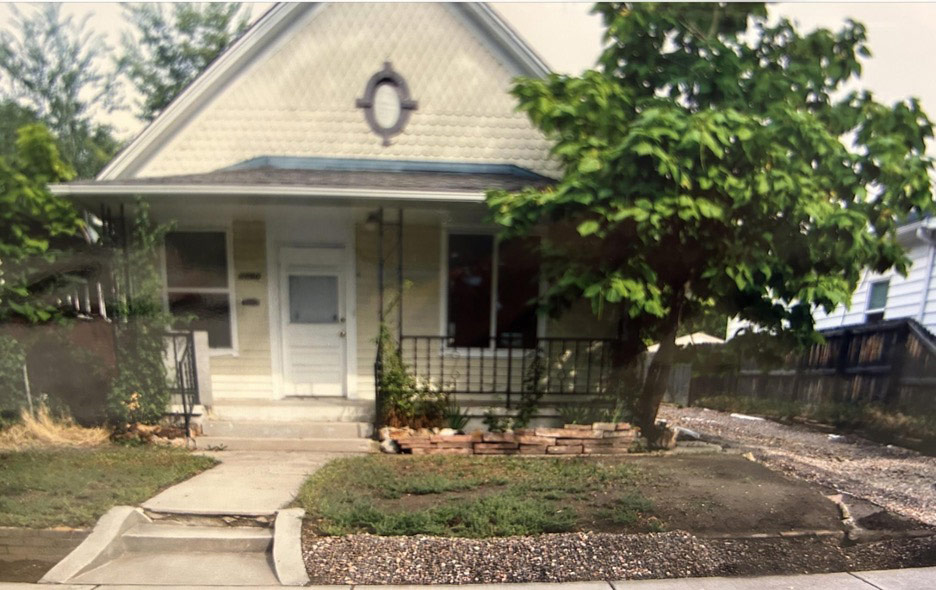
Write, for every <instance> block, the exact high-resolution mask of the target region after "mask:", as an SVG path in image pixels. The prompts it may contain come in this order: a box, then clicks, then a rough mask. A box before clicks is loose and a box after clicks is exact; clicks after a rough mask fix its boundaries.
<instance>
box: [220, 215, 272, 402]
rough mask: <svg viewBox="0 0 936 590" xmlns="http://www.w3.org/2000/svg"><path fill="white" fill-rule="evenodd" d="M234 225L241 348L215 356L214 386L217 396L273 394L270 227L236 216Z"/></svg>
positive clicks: (239, 344) (237, 315)
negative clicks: (268, 263) (269, 289)
mask: <svg viewBox="0 0 936 590" xmlns="http://www.w3.org/2000/svg"><path fill="white" fill-rule="evenodd" d="M232 228H233V236H232V241H233V259H234V306H233V313H234V314H236V317H237V342H238V349H237V352H236V355H221V356H215V357H212V358H211V385H212V389H213V392H214V397H215V398H222V399H223V398H272V397H273V377H272V375H271V369H270V367H271V365H270V322H269V311H268V306H269V301H268V300H267V299H268V297H267V280H268V273H267V268H266V233H265V232H266V228H265V224H264V222H262V221H248V220H240V221H239V220H235V221H234V222H233V224H232ZM257 275H259V278H256V277H257ZM245 300H255V301H256V302H257V303H258V305H244V304H243V302H244V301H245Z"/></svg>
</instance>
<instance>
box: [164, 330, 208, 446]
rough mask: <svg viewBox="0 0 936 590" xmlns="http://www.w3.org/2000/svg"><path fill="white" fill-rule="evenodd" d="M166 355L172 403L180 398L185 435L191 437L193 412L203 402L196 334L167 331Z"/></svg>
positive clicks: (167, 382)
mask: <svg viewBox="0 0 936 590" xmlns="http://www.w3.org/2000/svg"><path fill="white" fill-rule="evenodd" d="M165 337H166V341H167V343H166V356H167V361H168V362H167V363H166V364H167V369H169V370H168V375H167V379H166V385H167V388H168V390H169V394H170V403H175V401H176V399H178V401H179V403H180V405H181V406H182V419H183V421H184V423H185V436H186V438H187V439H188V438H191V422H192V413H193V409H194V407H195V406H196V405H198V404H199V403H201V400H200V398H199V395H198V372H197V367H196V366H195V335H194V334H193V333H192V332H167V333H166V336H165Z"/></svg>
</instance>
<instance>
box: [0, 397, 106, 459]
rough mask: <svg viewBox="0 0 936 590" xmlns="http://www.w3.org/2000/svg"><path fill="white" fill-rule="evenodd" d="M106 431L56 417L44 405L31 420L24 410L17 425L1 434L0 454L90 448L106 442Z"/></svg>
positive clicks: (30, 415)
mask: <svg viewBox="0 0 936 590" xmlns="http://www.w3.org/2000/svg"><path fill="white" fill-rule="evenodd" d="M109 436H110V432H109V431H108V430H107V429H105V428H85V427H83V426H79V425H77V424H75V422H74V420H72V419H71V418H68V417H56V416H53V415H52V414H51V412H49V408H47V407H46V406H45V404H43V405H40V406H39V410H38V411H37V412H36V415H35V416H33V415H32V414H30V413H29V412H28V411H27V410H23V413H22V419H21V421H20V422H19V423H17V424H14V425H12V426H10V427H9V428H6V429H4V430H0V451H25V450H34V449H44V448H89V447H96V446H99V445H102V444H104V443H106V442H107V441H108V438H109Z"/></svg>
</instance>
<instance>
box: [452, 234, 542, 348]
mask: <svg viewBox="0 0 936 590" xmlns="http://www.w3.org/2000/svg"><path fill="white" fill-rule="evenodd" d="M537 245H538V240H537V239H536V238H524V239H513V240H504V241H499V240H496V239H495V238H494V236H491V235H483V234H482V235H477V234H450V235H449V236H448V321H447V324H448V326H447V327H448V336H449V337H450V338H452V339H453V341H454V345H455V346H461V347H489V346H491V345H492V344H493V345H494V346H496V347H521V346H522V347H525V348H529V347H532V346H533V345H534V343H535V341H536V324H537V321H536V306H535V299H536V297H537V296H538V295H539V258H538V254H537V248H536V246H537Z"/></svg>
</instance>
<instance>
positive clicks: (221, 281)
mask: <svg viewBox="0 0 936 590" xmlns="http://www.w3.org/2000/svg"><path fill="white" fill-rule="evenodd" d="M166 291H167V294H168V300H169V311H171V312H172V313H173V315H175V316H179V317H182V318H191V317H194V320H193V321H192V322H191V323H188V324H187V326H188V327H190V328H191V329H193V330H204V331H206V332H208V346H209V347H210V348H216V349H225V348H232V347H233V338H232V334H231V286H230V282H229V278H228V253H227V235H226V234H225V233H224V232H222V231H179V232H171V233H169V234H167V235H166Z"/></svg>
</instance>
